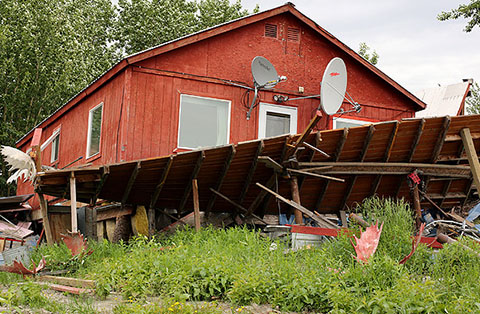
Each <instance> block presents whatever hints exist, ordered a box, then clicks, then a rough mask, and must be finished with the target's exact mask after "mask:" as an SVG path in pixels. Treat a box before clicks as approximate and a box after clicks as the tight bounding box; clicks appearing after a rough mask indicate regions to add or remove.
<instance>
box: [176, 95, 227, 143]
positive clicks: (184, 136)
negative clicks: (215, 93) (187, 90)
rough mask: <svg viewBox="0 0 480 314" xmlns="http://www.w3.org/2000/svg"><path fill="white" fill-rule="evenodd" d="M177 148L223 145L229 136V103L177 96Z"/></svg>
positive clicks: (213, 99) (204, 98) (219, 100)
mask: <svg viewBox="0 0 480 314" xmlns="http://www.w3.org/2000/svg"><path fill="white" fill-rule="evenodd" d="M178 129H179V130H178V147H180V148H190V149H192V148H199V147H212V146H219V145H225V144H228V142H229V135H230V101H228V100H222V99H215V98H206V97H198V96H191V95H180V121H179V127H178Z"/></svg>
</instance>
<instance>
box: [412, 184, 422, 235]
mask: <svg viewBox="0 0 480 314" xmlns="http://www.w3.org/2000/svg"><path fill="white" fill-rule="evenodd" d="M412 199H413V208H414V209H415V223H416V225H417V229H419V228H420V225H421V224H422V221H421V219H422V208H421V207H420V195H419V194H418V184H414V186H413V189H412Z"/></svg>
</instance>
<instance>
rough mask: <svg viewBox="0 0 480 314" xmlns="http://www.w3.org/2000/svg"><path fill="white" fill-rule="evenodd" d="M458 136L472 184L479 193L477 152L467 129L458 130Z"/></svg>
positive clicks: (479, 176)
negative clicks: (469, 170) (466, 160)
mask: <svg viewBox="0 0 480 314" xmlns="http://www.w3.org/2000/svg"><path fill="white" fill-rule="evenodd" d="M460 136H461V137H462V142H463V146H464V147H465V152H466V153H467V158H468V164H469V165H470V169H471V171H472V176H473V182H474V183H475V187H476V188H477V191H480V163H479V161H478V156H477V151H476V150H475V145H473V140H472V136H471V134H470V129H469V128H463V129H461V130H460Z"/></svg>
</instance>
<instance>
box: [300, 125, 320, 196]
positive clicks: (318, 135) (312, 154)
mask: <svg viewBox="0 0 480 314" xmlns="http://www.w3.org/2000/svg"><path fill="white" fill-rule="evenodd" d="M321 141H322V133H320V131H317V133H316V134H315V144H314V145H312V146H315V147H317V146H318V144H319V143H320V142H321ZM313 158H315V150H311V152H310V156H308V161H309V162H312V161H313ZM306 179H307V178H306V176H303V177H300V178H299V179H298V188H299V190H300V193H301V192H302V187H303V184H304V183H305V180H306Z"/></svg>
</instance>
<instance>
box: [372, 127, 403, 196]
mask: <svg viewBox="0 0 480 314" xmlns="http://www.w3.org/2000/svg"><path fill="white" fill-rule="evenodd" d="M399 125H400V123H399V122H398V121H395V122H394V126H393V129H392V133H390V138H389V139H388V143H387V148H386V149H385V154H384V155H383V158H382V160H383V161H384V162H387V161H388V160H389V159H390V154H391V152H392V148H393V144H395V139H396V137H397V132H398V126H399ZM382 177H383V175H381V174H379V175H377V176H376V177H375V181H373V184H372V188H371V189H370V196H373V195H375V194H376V193H377V190H378V187H379V185H380V182H381V181H382Z"/></svg>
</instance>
